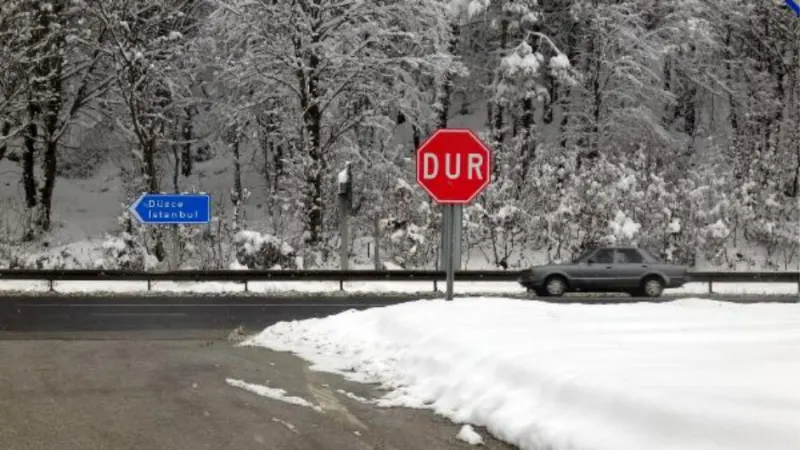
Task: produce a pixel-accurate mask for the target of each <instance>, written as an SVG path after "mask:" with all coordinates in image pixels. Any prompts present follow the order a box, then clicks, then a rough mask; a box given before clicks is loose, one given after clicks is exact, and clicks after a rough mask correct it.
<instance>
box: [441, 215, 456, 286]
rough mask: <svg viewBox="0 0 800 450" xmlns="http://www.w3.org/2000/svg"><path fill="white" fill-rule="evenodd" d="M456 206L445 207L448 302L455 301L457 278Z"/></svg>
mask: <svg viewBox="0 0 800 450" xmlns="http://www.w3.org/2000/svg"><path fill="white" fill-rule="evenodd" d="M453 212H454V206H453V205H445V207H444V216H445V223H444V227H443V228H444V230H445V232H446V233H447V236H446V237H445V244H446V253H445V261H446V262H445V270H446V271H447V290H446V293H445V299H446V300H453V279H454V278H455V270H454V269H455V261H454V260H453V251H454V247H455V245H454V244H455V242H454V240H453V237H454V236H453V234H454V233H453V223H454V222H455V220H454V219H455V215H454V214H453Z"/></svg>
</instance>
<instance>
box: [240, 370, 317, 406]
mask: <svg viewBox="0 0 800 450" xmlns="http://www.w3.org/2000/svg"><path fill="white" fill-rule="evenodd" d="M225 382H226V383H228V384H229V385H231V386H233V387H238V388H240V389H244V390H245V391H248V392H252V393H253V394H256V395H260V396H262V397H267V398H270V399H272V400H278V401H281V402H284V403H288V404H290V405H297V406H305V407H307V408H311V409H313V410H316V411H320V412H322V408H320V407H319V406H316V405H314V404H313V403H311V402H309V401H308V400H306V399H304V398H301V397H295V396H291V395H287V393H286V391H285V390H283V389H278V388H271V387H268V386H263V385H260V384H253V383H247V382H244V381H242V380H236V379H233V378H226V379H225Z"/></svg>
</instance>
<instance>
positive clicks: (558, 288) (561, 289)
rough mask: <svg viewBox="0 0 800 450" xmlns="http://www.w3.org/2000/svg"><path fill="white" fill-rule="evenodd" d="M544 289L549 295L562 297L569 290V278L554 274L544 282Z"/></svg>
mask: <svg viewBox="0 0 800 450" xmlns="http://www.w3.org/2000/svg"><path fill="white" fill-rule="evenodd" d="M544 290H545V292H547V295H549V296H552V297H561V296H562V295H564V293H565V292H567V280H565V279H564V277H561V276H557V275H556V276H552V277H550V278H548V279H547V281H546V282H545V283H544Z"/></svg>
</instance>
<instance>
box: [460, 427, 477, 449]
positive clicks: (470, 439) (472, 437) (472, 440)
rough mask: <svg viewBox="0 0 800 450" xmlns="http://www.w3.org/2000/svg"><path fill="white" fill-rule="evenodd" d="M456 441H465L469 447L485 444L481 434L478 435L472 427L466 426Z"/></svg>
mask: <svg viewBox="0 0 800 450" xmlns="http://www.w3.org/2000/svg"><path fill="white" fill-rule="evenodd" d="M456 439H458V440H460V441H464V442H466V443H467V444H469V445H481V444H483V438H482V437H481V435H480V434H478V433H476V432H475V430H474V429H473V428H472V426H470V425H464V426H463V427H461V429H460V430H459V431H458V434H457V435H456Z"/></svg>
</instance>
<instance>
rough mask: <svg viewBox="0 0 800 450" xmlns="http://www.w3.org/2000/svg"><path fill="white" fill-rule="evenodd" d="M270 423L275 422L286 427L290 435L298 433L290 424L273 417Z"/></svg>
mask: <svg viewBox="0 0 800 450" xmlns="http://www.w3.org/2000/svg"><path fill="white" fill-rule="evenodd" d="M272 421H273V422H275V423H279V424H281V425H283V426H284V427H286V428H287V429H288V430H289V431H291V432H292V433H295V434H299V431H297V427H296V426H294V425H292V424H291V423H289V422H287V421H285V420H281V419H278V418H277V417H273V418H272Z"/></svg>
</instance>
